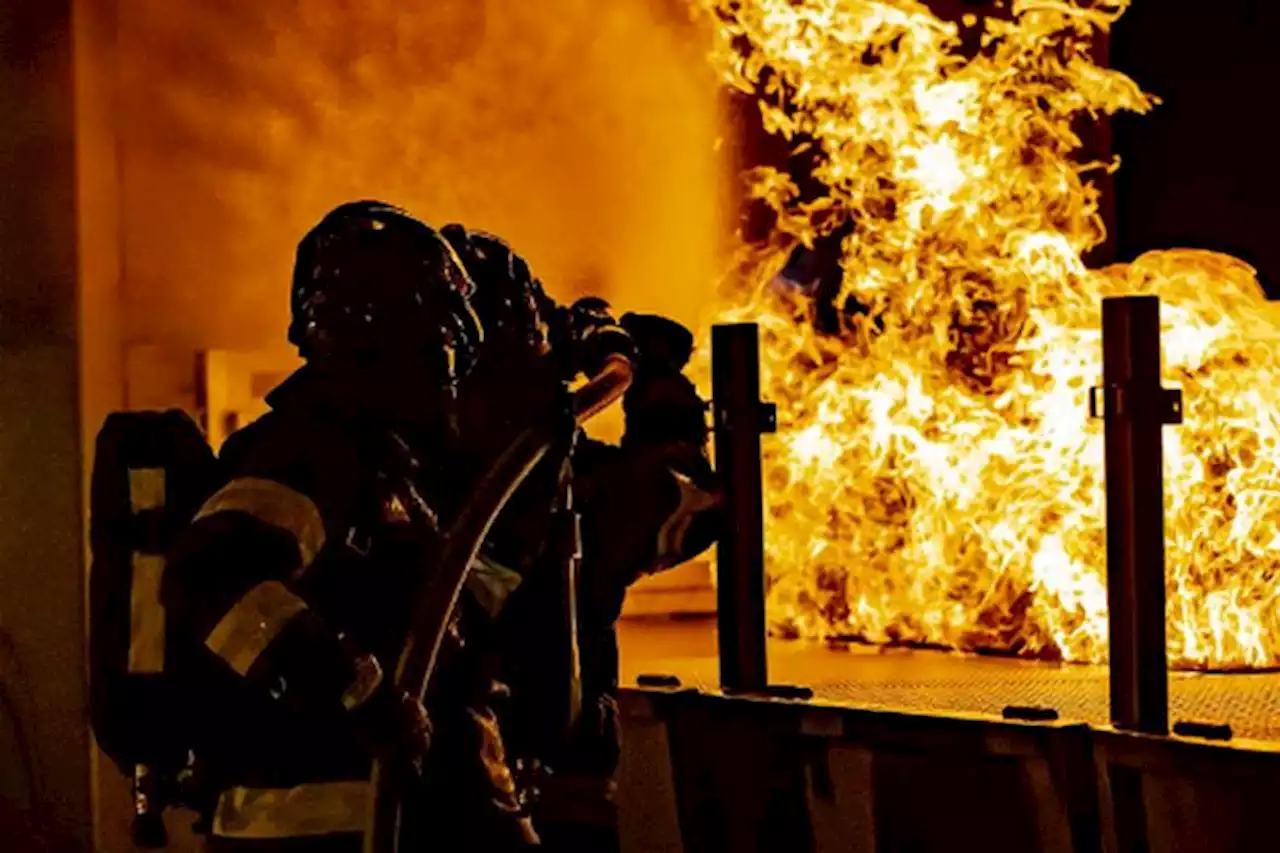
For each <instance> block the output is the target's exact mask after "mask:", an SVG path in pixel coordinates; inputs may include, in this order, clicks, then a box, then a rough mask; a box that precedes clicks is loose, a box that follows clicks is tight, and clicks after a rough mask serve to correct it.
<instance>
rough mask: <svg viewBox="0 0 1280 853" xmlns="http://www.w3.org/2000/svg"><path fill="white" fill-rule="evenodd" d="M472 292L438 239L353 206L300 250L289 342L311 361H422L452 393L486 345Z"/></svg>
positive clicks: (415, 224) (405, 217) (400, 218)
mask: <svg viewBox="0 0 1280 853" xmlns="http://www.w3.org/2000/svg"><path fill="white" fill-rule="evenodd" d="M474 293H475V284H474V282H473V281H472V280H471V277H470V276H469V275H468V273H467V270H466V268H465V267H464V266H463V264H462V262H461V260H460V259H459V258H458V256H457V254H456V252H455V251H454V250H453V247H452V246H450V244H449V243H448V241H447V240H445V239H444V238H443V237H442V236H441V235H440V233H439V232H437V231H435V230H434V229H432V228H430V227H428V226H427V225H425V224H424V223H422V222H420V221H418V220H417V219H414V218H413V217H412V216H410V215H409V214H407V213H405V212H404V211H401V210H399V209H397V208H394V207H391V206H390V205H386V204H382V203H380V202H357V203H354V204H346V205H343V206H341V207H339V208H337V209H335V210H334V211H332V212H331V213H329V214H328V215H327V216H326V217H325V218H324V219H323V220H321V222H320V223H319V224H318V225H317V226H316V227H315V228H313V229H312V230H311V231H310V232H309V233H308V234H307V235H306V237H304V238H303V239H302V242H301V243H300V244H299V246H298V256H297V262H296V264H295V267H294V279H293V292H292V309H293V311H292V315H293V317H292V323H291V325H290V329H289V340H290V341H291V342H292V343H293V344H294V345H295V346H297V347H298V350H299V352H300V353H301V354H302V356H303V357H304V358H306V359H308V360H312V361H318V362H329V363H334V362H336V363H348V364H356V365H385V366H394V365H404V364H405V362H406V361H411V362H415V363H417V362H421V363H423V364H425V365H426V366H427V367H428V369H429V370H430V371H432V373H433V375H436V376H437V378H438V380H439V381H440V383H441V384H442V385H452V384H453V383H454V382H456V381H457V380H458V379H459V378H460V377H462V376H464V375H465V374H466V373H467V372H468V371H469V370H470V369H471V366H472V364H473V362H474V360H475V355H476V352H477V350H478V348H479V346H480V343H481V341H482V340H483V330H482V329H481V327H480V322H479V319H478V317H477V315H476V312H475V310H474V309H473V308H472V306H471V303H470V299H471V297H472V295H473V294H474Z"/></svg>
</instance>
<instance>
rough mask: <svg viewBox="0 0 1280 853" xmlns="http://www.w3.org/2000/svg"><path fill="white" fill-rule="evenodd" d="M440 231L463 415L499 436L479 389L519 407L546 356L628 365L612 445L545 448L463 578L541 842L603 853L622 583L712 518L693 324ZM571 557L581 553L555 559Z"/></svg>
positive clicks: (581, 439) (714, 523)
mask: <svg viewBox="0 0 1280 853" xmlns="http://www.w3.org/2000/svg"><path fill="white" fill-rule="evenodd" d="M442 232H443V233H444V234H445V235H446V236H447V238H448V239H449V240H450V242H451V243H452V244H453V246H454V248H455V249H456V250H457V252H458V254H459V256H460V257H461V258H462V259H463V261H464V264H465V265H466V266H467V268H468V269H469V270H470V271H471V272H472V276H473V279H474V281H475V284H476V293H475V295H474V296H473V304H474V305H475V307H476V309H477V312H478V313H479V316H480V318H481V321H482V324H483V326H484V327H485V329H486V330H487V332H488V333H489V337H488V338H487V339H486V341H485V344H484V346H483V347H482V348H481V353H480V354H479V356H478V359H477V367H476V370H475V371H474V372H473V375H472V376H471V377H469V378H468V380H467V382H468V383H475V384H476V386H477V387H479V388H480V389H482V391H483V393H479V394H468V392H467V388H466V384H465V383H464V387H463V391H462V396H463V400H462V407H461V408H462V410H463V412H464V413H465V414H464V415H463V416H462V417H461V420H462V422H463V423H464V424H465V425H466V426H465V428H464V431H466V432H468V433H473V432H483V431H485V430H496V431H498V432H499V433H501V434H502V435H504V436H507V437H508V438H509V436H511V435H513V434H514V433H515V432H516V431H518V430H519V429H520V428H521V426H522V425H523V424H522V423H520V422H519V421H518V420H517V422H510V421H504V420H503V418H502V417H497V416H495V415H497V414H498V413H497V412H495V410H494V408H493V406H494V403H495V401H497V400H504V401H510V400H519V401H520V403H521V404H520V405H516V406H505V407H503V409H502V412H505V413H508V417H511V416H514V417H516V418H517V419H518V418H519V417H521V414H522V413H523V416H524V417H531V416H535V413H537V412H539V411H540V410H542V409H544V408H545V407H547V406H553V405H555V403H554V402H553V400H552V398H548V397H545V394H546V391H545V389H548V388H554V387H556V383H555V381H551V382H547V381H546V380H545V379H544V378H542V377H544V376H545V375H546V374H547V373H548V372H549V373H551V374H553V375H554V376H555V377H558V379H559V380H560V381H561V382H567V381H568V380H570V379H572V378H573V377H574V376H575V375H577V374H578V373H587V374H591V373H594V372H595V371H596V369H597V368H598V366H599V362H600V360H601V359H602V357H603V356H604V355H605V354H607V353H609V352H615V351H618V350H620V349H621V350H625V351H628V352H629V353H630V354H631V356H632V358H633V361H634V362H635V365H636V377H635V381H634V383H633V385H632V387H631V388H630V389H629V390H628V392H627V394H626V396H625V398H624V412H625V420H626V428H625V434H624V436H623V440H622V443H621V446H614V445H610V444H605V443H601V442H597V441H593V440H590V439H588V438H587V437H586V436H585V435H582V434H579V435H577V436H574V437H572V439H571V440H570V441H567V442H566V443H564V444H563V445H562V446H560V447H558V448H556V449H555V450H553V452H552V453H550V454H548V457H547V458H546V459H545V460H544V462H543V463H542V464H541V466H540V470H538V471H535V473H534V475H533V476H531V478H530V479H529V480H528V481H527V482H526V484H525V485H524V486H522V487H521V489H520V490H519V491H518V492H517V494H516V496H515V497H514V498H513V501H512V503H511V504H510V505H509V506H508V508H507V509H506V510H505V511H504V513H503V514H502V516H501V517H500V518H499V519H498V523H497V524H496V525H495V527H494V529H493V530H492V531H491V533H490V535H489V537H488V540H487V541H486V543H485V545H484V548H483V549H482V557H481V560H480V564H479V565H478V566H477V567H476V568H475V569H473V572H472V575H471V577H470V579H469V584H470V585H471V586H472V587H473V588H474V589H476V590H477V592H478V594H480V595H482V596H483V597H484V599H485V600H486V601H487V602H488V603H489V612H490V615H491V617H492V622H491V623H490V626H489V630H490V631H491V632H492V634H493V635H495V636H496V637H497V640H496V643H495V644H494V646H493V647H492V648H493V649H494V654H496V655H498V657H499V661H498V663H497V665H496V666H495V670H496V671H498V672H500V673H501V681H502V691H503V693H504V694H507V693H509V697H510V698H509V699H508V700H507V702H506V703H505V704H507V705H508V706H509V713H507V714H506V715H505V716H504V719H503V721H502V724H501V725H502V729H503V733H504V740H505V742H506V743H507V744H508V745H509V746H510V748H511V751H512V754H513V757H514V763H515V764H516V766H517V768H518V771H519V777H520V778H519V786H520V794H519V796H520V799H521V801H522V802H524V803H526V804H527V805H528V806H529V808H530V810H531V811H532V814H533V817H534V820H535V825H536V827H537V830H538V833H539V835H540V836H541V839H542V843H543V846H544V847H546V848H548V849H550V850H556V851H569V850H589V851H598V853H605V852H606V851H610V850H616V849H617V848H618V845H619V839H618V831H617V804H616V803H615V801H614V787H615V786H614V776H615V773H616V770H617V766H618V761H619V757H620V750H621V740H620V735H621V732H620V727H619V720H618V709H617V703H616V693H617V688H618V649H617V640H616V632H615V623H616V620H617V619H618V616H619V614H620V611H621V608H622V602H623V598H624V596H625V593H626V589H627V588H628V587H629V586H630V585H631V584H632V583H633V582H634V581H635V580H636V579H638V578H639V577H640V576H642V575H644V574H648V573H651V572H655V571H661V570H663V569H667V568H671V567H673V566H676V565H678V564H680V563H682V562H684V561H685V560H687V559H689V558H690V557H692V556H695V555H697V554H698V553H701V552H702V551H703V550H705V549H706V548H707V547H709V546H710V545H711V543H712V542H713V541H714V539H715V537H716V534H717V533H718V525H719V515H718V512H717V510H718V506H719V502H718V497H717V494H716V485H715V479H714V476H713V474H712V471H711V467H710V464H709V462H708V460H707V456H706V441H707V426H706V404H705V402H704V401H703V400H702V399H701V398H700V397H699V396H698V394H697V392H696V390H695V388H694V385H693V383H692V382H690V381H689V379H688V378H686V377H685V376H684V375H683V373H682V371H683V369H684V367H685V366H686V364H687V363H688V361H689V358H690V355H691V352H692V347H693V337H692V335H691V334H690V333H689V331H688V330H686V329H684V328H683V327H682V326H680V325H679V324H677V323H675V322H673V321H671V320H667V319H665V318H662V317H657V316H651V315H627V316H624V317H623V318H622V320H621V321H620V322H615V321H614V319H613V317H612V316H611V314H610V313H609V308H608V305H607V304H606V303H604V302H603V301H602V300H599V299H593V298H587V299H582V300H579V301H578V302H576V303H575V304H574V305H572V306H569V307H567V308H565V307H561V306H558V305H556V304H555V303H554V302H553V301H552V300H550V299H549V298H548V297H547V296H546V295H545V293H544V292H543V290H542V287H541V285H540V284H539V282H538V281H537V279H535V278H534V277H533V276H532V274H531V273H530V272H529V268H528V265H527V264H526V263H525V262H524V261H523V260H522V259H521V258H520V257H519V256H518V255H515V254H514V253H513V252H512V251H511V250H510V248H509V247H507V246H506V245H505V244H504V243H502V242H501V241H500V240H497V239H496V238H493V237H491V236H489V235H484V234H477V233H474V232H467V231H466V230H465V229H463V228H461V227H458V226H446V227H445V228H444V229H442ZM548 355H549V356H550V357H549V358H548V357H547V356H548ZM494 389H501V390H500V391H498V392H497V393H494ZM539 389H544V390H539ZM539 394H543V395H544V397H543V399H541V400H539V399H537V395H539ZM504 440H508V439H504V438H503V437H501V436H498V437H495V438H494V439H493V440H492V441H493V442H494V443H497V444H502V443H503V441H504ZM579 555H581V565H580V566H575V567H574V569H575V570H566V569H567V567H568V566H569V565H571V564H573V563H575V561H577V559H578V557H579ZM566 584H570V585H572V587H571V588H566ZM486 587H488V588H489V589H488V591H485V588H486ZM566 625H570V626H572V627H571V628H566V627H565V626H566Z"/></svg>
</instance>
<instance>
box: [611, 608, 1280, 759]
mask: <svg viewBox="0 0 1280 853" xmlns="http://www.w3.org/2000/svg"><path fill="white" fill-rule="evenodd" d="M621 644H622V676H623V681H624V683H625V684H627V685H634V684H635V679H636V677H637V676H639V675H641V674H649V673H652V674H670V675H675V676H677V677H679V678H680V679H681V681H682V682H683V683H684V684H685V685H686V686H697V687H701V688H704V689H707V690H714V689H715V687H716V685H717V683H718V675H717V672H718V663H717V659H716V638H715V623H714V622H713V621H711V620H697V621H671V620H644V621H641V620H624V622H623V625H622V636H621ZM769 674H770V679H771V680H772V681H773V682H774V683H781V684H796V685H803V686H806V687H810V688H812V689H813V691H814V701H815V702H820V703H835V704H839V705H849V706H857V707H872V708H887V709H893V710H906V711H923V712H932V713H939V712H941V713H972V714H988V715H995V716H998V715H999V714H1000V713H1001V711H1002V709H1003V708H1005V706H1008V705H1021V706H1040V707H1051V708H1055V709H1057V711H1058V713H1059V715H1060V716H1061V718H1062V719H1064V720H1077V721H1083V722H1088V723H1092V724H1096V725H1105V724H1106V723H1107V670H1106V668H1105V667H1099V666H1084V665H1078V664H1053V663H1041V662H1036V661H1019V660H1011V659H1006V658H985V657H981V658H979V657H971V656H965V655H959V654H949V653H945V652H933V651H909V650H889V651H881V650H878V649H874V648H865V647H854V648H852V649H850V650H847V651H844V650H833V649H830V648H827V647H825V646H823V645H820V644H814V643H804V642H793V641H785V640H776V641H771V642H770V646H769ZM1169 693H1170V705H1171V714H1170V719H1171V721H1172V722H1177V721H1180V720H1188V721H1194V722H1202V723H1228V724H1230V725H1231V727H1232V730H1233V732H1234V734H1235V736H1236V737H1237V738H1253V739H1259V740H1273V741H1280V673H1277V672H1270V673H1258V674H1230V675H1221V674H1204V673H1172V674H1171V675H1170V685H1169Z"/></svg>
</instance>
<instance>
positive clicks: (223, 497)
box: [195, 477, 324, 569]
mask: <svg viewBox="0 0 1280 853" xmlns="http://www.w3.org/2000/svg"><path fill="white" fill-rule="evenodd" d="M220 512H243V513H245V514H246V515H250V516H253V517H254V518H256V519H257V520H258V521H261V522H262V523H263V524H269V525H271V526H272V527H275V528H277V529H279V530H284V531H286V532H287V533H289V534H291V535H292V536H293V538H294V540H295V541H296V542H297V543H298V553H299V554H300V555H301V557H302V568H304V569H305V568H306V567H307V566H309V565H311V561H312V560H314V559H315V558H316V554H318V553H320V549H321V548H323V547H324V520H323V519H322V518H321V517H320V510H319V509H318V508H317V507H316V505H315V502H314V501H312V500H311V498H309V497H307V496H306V495H304V494H302V492H299V491H297V490H296V489H291V488H289V487H288V486H285V485H283V484H281V483H277V482H276V481H275V480H264V479H261V478H259V477H240V478H238V479H235V480H232V481H231V482H230V483H227V485H225V486H223V487H222V488H221V489H220V490H219V491H218V492H217V493H216V494H215V495H214V496H213V497H211V498H209V500H207V501H206V502H205V504H204V506H202V507H201V508H200V512H198V513H196V518H195V520H196V521H199V520H200V519H202V518H208V517H209V516H211V515H216V514H217V513H220Z"/></svg>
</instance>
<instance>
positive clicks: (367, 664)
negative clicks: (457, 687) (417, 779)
mask: <svg viewBox="0 0 1280 853" xmlns="http://www.w3.org/2000/svg"><path fill="white" fill-rule="evenodd" d="M358 667H359V668H361V669H362V671H361V672H360V674H359V675H358V676H357V682H356V684H355V685H353V688H352V690H350V691H348V694H347V696H346V697H344V705H346V707H347V710H348V713H349V714H350V715H351V720H352V723H353V724H354V725H355V729H356V733H357V736H358V737H359V738H360V740H361V741H362V742H363V743H364V744H365V746H366V747H367V748H368V749H369V751H370V752H371V753H372V754H373V755H374V757H376V758H378V759H379V760H382V761H384V762H387V763H389V764H391V765H393V766H394V767H395V768H396V769H397V770H399V771H402V772H409V773H413V774H418V773H420V772H421V769H422V763H423V761H424V760H425V758H426V755H427V752H428V751H429V750H430V749H431V718H430V717H429V716H428V715H427V709H426V708H425V707H424V706H423V704H422V703H421V702H420V701H418V698H417V697H416V696H410V695H409V694H408V693H405V692H404V691H403V690H401V689H399V688H398V687H396V686H395V685H394V684H392V683H391V682H390V680H389V679H385V678H383V677H382V668H381V666H380V665H379V664H378V663H377V660H376V659H375V658H374V657H373V656H372V655H366V656H364V657H363V658H362V659H361V660H360V662H359V664H358Z"/></svg>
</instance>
